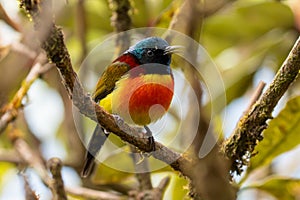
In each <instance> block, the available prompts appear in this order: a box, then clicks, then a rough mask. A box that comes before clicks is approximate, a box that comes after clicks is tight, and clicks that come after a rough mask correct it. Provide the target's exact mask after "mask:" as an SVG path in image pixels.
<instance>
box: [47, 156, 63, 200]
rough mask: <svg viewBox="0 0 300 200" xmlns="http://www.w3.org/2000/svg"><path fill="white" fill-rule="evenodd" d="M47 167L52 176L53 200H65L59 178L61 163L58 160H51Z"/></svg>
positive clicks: (61, 182)
mask: <svg viewBox="0 0 300 200" xmlns="http://www.w3.org/2000/svg"><path fill="white" fill-rule="evenodd" d="M47 166H48V168H49V170H50V172H51V174H52V181H51V185H52V187H51V189H52V193H53V195H54V196H53V200H67V195H66V191H65V188H64V182H63V180H62V177H61V168H62V163H61V161H60V159H59V158H51V159H50V160H49V161H48V163H47Z"/></svg>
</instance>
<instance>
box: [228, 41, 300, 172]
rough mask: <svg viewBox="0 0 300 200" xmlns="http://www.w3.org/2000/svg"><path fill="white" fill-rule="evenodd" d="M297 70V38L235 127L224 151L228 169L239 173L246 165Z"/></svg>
mask: <svg viewBox="0 0 300 200" xmlns="http://www.w3.org/2000/svg"><path fill="white" fill-rule="evenodd" d="M299 70H300V37H299V38H298V40H297V41H296V43H295V45H294V47H293V48H292V50H291V52H290V54H289V55H288V57H287V59H286V60H285V62H284V63H283V64H282V66H281V68H280V69H279V71H278V72H277V74H276V76H275V78H274V80H273V81H272V83H271V84H270V86H269V87H268V89H267V90H266V91H265V92H264V94H263V95H262V96H261V98H260V99H259V100H258V101H257V103H256V104H254V105H253V107H252V108H251V109H250V110H249V112H247V113H246V114H245V115H244V116H243V117H242V118H241V119H240V121H239V123H238V126H237V128H236V129H235V130H234V132H233V134H232V135H231V137H230V138H228V139H227V141H225V142H224V146H223V151H224V152H225V154H226V156H227V157H228V158H229V159H230V160H231V162H232V165H231V171H232V172H236V173H237V174H241V172H242V167H243V166H244V165H247V164H248V161H249V158H250V157H251V156H252V154H253V151H254V148H255V146H256V144H257V142H258V141H260V140H262V139H263V137H262V135H261V133H262V131H263V130H265V129H266V128H267V120H269V119H271V118H272V112H273V110H274V108H275V106H276V105H277V103H278V101H279V100H280V99H281V97H282V96H283V94H284V93H285V92H286V91H287V89H288V87H289V86H290V85H291V84H292V82H293V81H294V80H295V79H296V77H297V75H298V73H299Z"/></svg>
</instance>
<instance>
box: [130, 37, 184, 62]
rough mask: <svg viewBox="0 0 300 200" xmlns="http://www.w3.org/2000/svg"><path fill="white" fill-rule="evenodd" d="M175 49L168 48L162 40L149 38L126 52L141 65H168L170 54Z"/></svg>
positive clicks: (172, 47) (174, 47)
mask: <svg viewBox="0 0 300 200" xmlns="http://www.w3.org/2000/svg"><path fill="white" fill-rule="evenodd" d="M176 49H178V46H170V45H169V44H168V42H167V41H166V40H164V39H161V38H159V37H149V38H145V39H143V40H141V41H140V42H138V43H136V44H135V45H134V46H132V47H130V48H129V49H128V51H127V52H128V53H130V54H132V55H134V56H135V57H136V58H137V59H138V61H139V62H140V63H141V64H147V63H159V64H163V65H169V64H170V63H171V54H172V53H174V52H175V50H176Z"/></svg>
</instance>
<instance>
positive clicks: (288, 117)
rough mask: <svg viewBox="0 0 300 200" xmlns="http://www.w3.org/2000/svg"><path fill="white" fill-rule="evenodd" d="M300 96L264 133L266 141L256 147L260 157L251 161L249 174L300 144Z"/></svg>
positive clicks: (288, 103)
mask: <svg viewBox="0 0 300 200" xmlns="http://www.w3.org/2000/svg"><path fill="white" fill-rule="evenodd" d="M299 132H300V96H298V97H296V98H293V99H291V100H289V101H288V102H287V104H286V106H285V108H284V109H283V110H282V111H281V112H280V113H279V115H278V116H277V117H276V118H275V119H273V120H272V121H271V122H270V124H269V127H268V129H266V130H265V131H264V132H263V135H264V139H263V140H262V141H261V142H260V143H259V144H258V145H257V146H256V148H255V150H256V151H257V152H258V155H256V156H254V157H252V158H251V159H250V167H249V169H248V173H249V172H250V171H252V170H253V169H256V168H258V167H261V166H264V165H267V164H269V163H270V162H271V161H272V160H273V159H274V158H275V157H276V156H278V155H280V154H282V153H284V152H287V151H289V150H291V149H293V148H294V147H296V146H297V145H298V144H299V143H300V137H299Z"/></svg>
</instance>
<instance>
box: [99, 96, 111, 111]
mask: <svg viewBox="0 0 300 200" xmlns="http://www.w3.org/2000/svg"><path fill="white" fill-rule="evenodd" d="M111 99H112V93H110V94H109V95H107V96H106V97H105V98H104V99H102V100H101V101H100V102H99V105H100V106H101V107H102V108H104V110H106V111H107V112H109V113H112V108H111Z"/></svg>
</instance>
